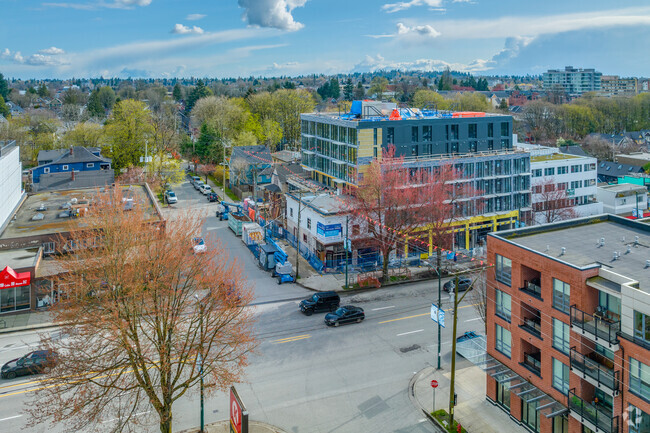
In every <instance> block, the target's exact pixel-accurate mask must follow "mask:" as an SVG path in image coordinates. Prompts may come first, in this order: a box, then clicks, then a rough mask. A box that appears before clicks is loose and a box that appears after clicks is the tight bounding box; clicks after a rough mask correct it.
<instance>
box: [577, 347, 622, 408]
mask: <svg viewBox="0 0 650 433" xmlns="http://www.w3.org/2000/svg"><path fill="white" fill-rule="evenodd" d="M570 359H571V364H570V366H571V371H573V372H574V373H575V374H577V375H578V376H580V377H581V378H582V379H584V380H586V381H587V382H589V383H591V384H592V385H593V386H595V387H596V388H597V389H601V390H603V391H605V392H606V393H608V394H609V395H611V396H612V397H616V396H617V395H618V394H619V392H620V384H621V381H620V371H618V370H614V368H613V366H614V362H613V361H611V360H609V359H607V358H605V357H604V356H603V355H601V354H599V353H595V352H592V353H590V354H588V355H586V356H585V355H583V354H581V353H579V352H578V351H576V349H575V347H572V348H571V357H570Z"/></svg>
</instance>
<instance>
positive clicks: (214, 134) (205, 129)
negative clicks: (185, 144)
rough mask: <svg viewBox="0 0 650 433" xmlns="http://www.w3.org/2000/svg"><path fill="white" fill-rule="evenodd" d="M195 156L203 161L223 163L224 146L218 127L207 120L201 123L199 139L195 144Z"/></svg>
mask: <svg viewBox="0 0 650 433" xmlns="http://www.w3.org/2000/svg"><path fill="white" fill-rule="evenodd" d="M194 156H195V157H196V158H197V159H198V160H199V162H202V163H210V162H212V163H215V162H216V163H221V162H222V161H223V146H222V144H221V138H220V136H219V133H218V131H217V129H216V128H215V127H214V126H213V125H210V124H208V123H206V122H204V123H203V124H202V125H201V129H200V135H199V139H198V140H196V143H195V144H194Z"/></svg>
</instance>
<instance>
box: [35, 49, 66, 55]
mask: <svg viewBox="0 0 650 433" xmlns="http://www.w3.org/2000/svg"><path fill="white" fill-rule="evenodd" d="M38 52H39V53H40V54H49V55H57V54H65V51H63V50H62V49H61V48H57V47H50V48H45V49H44V50H39V51H38Z"/></svg>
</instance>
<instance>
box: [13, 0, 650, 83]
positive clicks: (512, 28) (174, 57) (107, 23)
mask: <svg viewBox="0 0 650 433" xmlns="http://www.w3.org/2000/svg"><path fill="white" fill-rule="evenodd" d="M0 8H1V9H0V10H2V16H3V20H2V25H1V26H0V73H3V74H4V75H5V77H11V78H22V79H28V78H36V79H45V78H63V79H65V78H71V77H77V78H80V77H99V76H104V77H121V78H127V77H132V78H136V77H137V78H156V77H163V78H165V77H167V78H169V77H216V78H228V77H248V76H256V77H258V76H263V77H279V76H283V75H288V76H297V75H309V74H314V73H315V74H321V73H322V74H338V73H340V74H347V73H352V72H374V71H377V70H381V69H385V70H390V69H403V70H425V71H437V70H442V69H444V68H445V67H447V66H449V67H450V68H451V69H454V70H460V71H466V72H472V73H475V74H479V75H480V74H486V75H494V74H500V75H504V74H505V75H511V74H516V75H526V74H532V75H537V74H540V73H542V72H544V71H546V70H547V69H557V68H563V67H564V66H567V65H572V66H574V67H580V68H596V70H598V71H600V72H602V73H603V74H605V75H620V76H649V75H650V70H649V69H650V68H649V66H650V57H648V56H647V55H646V54H645V52H644V50H643V48H644V45H645V43H644V42H647V41H649V40H650V25H649V24H650V2H648V1H647V0H613V1H612V0H544V1H530V0H1V1H0Z"/></svg>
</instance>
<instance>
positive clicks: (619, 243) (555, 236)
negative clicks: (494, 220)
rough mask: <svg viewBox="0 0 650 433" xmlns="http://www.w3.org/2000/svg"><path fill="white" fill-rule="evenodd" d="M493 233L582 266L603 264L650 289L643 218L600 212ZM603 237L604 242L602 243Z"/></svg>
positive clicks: (649, 238)
mask: <svg viewBox="0 0 650 433" xmlns="http://www.w3.org/2000/svg"><path fill="white" fill-rule="evenodd" d="M489 236H493V237H496V238H499V239H502V240H505V241H506V242H510V243H513V244H515V245H518V246H521V247H523V248H526V249H528V250H532V251H535V252H536V253H538V254H540V255H542V256H545V257H548V258H550V259H553V260H556V261H559V262H563V263H566V264H568V265H570V266H573V267H576V268H579V269H588V268H594V267H599V268H600V267H602V268H603V269H606V270H609V271H612V272H615V273H617V274H620V275H622V276H625V277H628V278H632V279H635V280H637V281H639V283H640V288H641V289H642V290H644V291H646V292H650V267H647V266H646V260H648V259H650V225H648V224H647V223H645V222H643V220H641V221H631V220H628V219H626V218H622V217H618V216H615V215H599V216H594V217H586V218H579V219H574V220H570V221H564V222H560V223H555V224H546V225H541V226H534V227H525V228H522V229H515V230H508V231H503V232H498V233H490V234H489ZM637 237H638V240H637ZM601 239H604V242H603V246H600V245H599V241H600V240H601ZM628 247H629V248H630V252H629V253H628V252H627V251H628ZM562 248H565V250H564V253H563V252H562ZM614 252H618V253H619V258H618V259H617V260H614V259H613V258H614Z"/></svg>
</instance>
